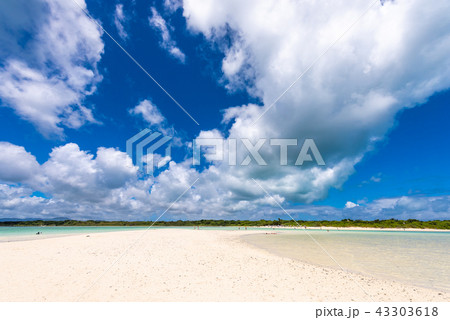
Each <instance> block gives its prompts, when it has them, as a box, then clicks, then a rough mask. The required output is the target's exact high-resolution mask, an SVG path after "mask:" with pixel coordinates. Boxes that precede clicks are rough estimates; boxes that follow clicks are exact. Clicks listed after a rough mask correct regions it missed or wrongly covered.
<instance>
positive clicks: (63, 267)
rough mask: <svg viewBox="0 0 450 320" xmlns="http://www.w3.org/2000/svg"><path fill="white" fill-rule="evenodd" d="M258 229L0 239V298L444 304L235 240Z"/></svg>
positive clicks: (435, 296) (437, 296)
mask: <svg viewBox="0 0 450 320" xmlns="http://www.w3.org/2000/svg"><path fill="white" fill-rule="evenodd" d="M144 232H145V233H144ZM262 232H263V230H247V231H245V230H241V231H234V232H229V231H224V230H214V231H213V230H208V231H206V230H186V229H185V230H182V229H178V230H173V229H172V230H170V229H154V230H151V229H150V230H149V231H136V230H134V231H128V232H123V231H119V232H107V233H106V232H105V233H92V234H90V235H89V237H87V236H86V235H79V234H78V235H72V236H70V237H62V238H57V239H56V238H49V239H40V241H33V240H30V241H22V242H3V243H0V251H1V252H2V254H3V255H4V256H7V257H8V259H2V260H0V270H2V273H0V301H75V300H76V299H77V298H78V297H81V299H80V301H243V302H244V301H371V297H372V298H373V299H374V300H375V301H433V302H437V301H448V300H450V294H449V293H447V292H445V291H444V292H441V291H436V290H431V289H426V288H422V287H416V286H410V285H405V284H403V283H398V282H395V281H387V280H381V279H378V278H373V277H371V276H367V275H360V274H357V273H349V272H344V271H341V270H336V269H333V268H327V267H318V266H315V265H312V264H308V263H304V262H301V261H298V260H294V259H290V258H286V257H280V256H277V255H274V254H272V253H269V252H267V251H266V250H264V249H259V248H256V247H254V246H252V245H251V244H248V243H245V242H244V241H243V240H242V239H241V236H242V235H246V234H255V233H262ZM143 233H144V234H143ZM136 240H138V242H136ZM130 247H131V248H130ZM127 249H128V251H127V253H126V254H125V255H124V256H123V258H122V259H121V260H120V261H119V262H117V263H116V264H114V266H113V267H111V269H110V270H108V272H107V273H106V274H105V276H103V277H101V278H100V280H99V281H98V282H95V281H96V279H98V278H99V276H100V275H102V274H103V273H104V271H105V270H107V268H109V267H110V266H111V265H112V264H113V263H114V261H115V260H116V259H117V257H119V256H121V254H122V253H123V252H125V251H126V250H127ZM93 283H95V284H94V285H93V286H92V284H93ZM91 286H92V287H91ZM361 287H363V288H364V289H365V290H366V291H367V292H368V293H369V294H370V297H369V296H368V295H367V294H366V293H365V292H364V291H362V290H361ZM86 290H88V291H87V292H86Z"/></svg>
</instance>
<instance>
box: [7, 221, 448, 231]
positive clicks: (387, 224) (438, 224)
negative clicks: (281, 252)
mask: <svg viewBox="0 0 450 320" xmlns="http://www.w3.org/2000/svg"><path fill="white" fill-rule="evenodd" d="M297 223H298V224H299V225H300V226H306V227H338V228H345V227H361V228H415V229H448V230H450V220H431V221H420V220H415V219H409V220H396V219H389V220H373V221H366V220H351V219H344V220H340V221H327V220H321V221H303V220H298V221H297ZM297 223H296V222H294V221H292V220H282V219H278V220H257V221H252V220H196V221H189V220H188V221H182V220H178V221H157V222H155V223H154V222H152V221H103V220H86V221H78V220H58V221H53V220H30V221H3V222H2V221H0V226H4V227H31V226H72V227H75V226H96V227H97V226H98V227H102V226H103V227H107V226H111V227H112V226H151V225H154V226H167V227H179V226H204V227H238V226H239V227H263V226H286V227H295V226H298V225H297Z"/></svg>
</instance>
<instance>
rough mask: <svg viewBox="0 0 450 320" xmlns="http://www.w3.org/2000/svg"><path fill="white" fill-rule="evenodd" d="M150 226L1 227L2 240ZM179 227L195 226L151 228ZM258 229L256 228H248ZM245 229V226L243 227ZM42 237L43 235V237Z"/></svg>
mask: <svg viewBox="0 0 450 320" xmlns="http://www.w3.org/2000/svg"><path fill="white" fill-rule="evenodd" d="M147 228H148V227H0V242H2V241H14V240H26V239H37V238H39V236H36V233H37V232H41V233H42V236H43V237H52V236H60V235H68V234H85V233H97V232H114V231H132V230H145V229H147ZM163 228H172V229H173V228H178V229H193V227H151V229H163ZM201 229H202V230H238V229H239V228H238V227H201ZM248 229H249V230H251V229H256V228H248ZM241 230H243V228H241ZM41 238H42V237H41Z"/></svg>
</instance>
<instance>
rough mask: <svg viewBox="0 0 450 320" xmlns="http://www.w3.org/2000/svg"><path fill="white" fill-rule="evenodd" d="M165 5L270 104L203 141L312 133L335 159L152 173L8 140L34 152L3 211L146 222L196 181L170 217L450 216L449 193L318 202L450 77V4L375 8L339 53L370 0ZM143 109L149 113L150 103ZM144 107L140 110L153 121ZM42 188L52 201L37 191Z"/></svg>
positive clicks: (440, 0) (1, 197) (228, 77)
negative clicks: (43, 153) (46, 153)
mask: <svg viewBox="0 0 450 320" xmlns="http://www.w3.org/2000/svg"><path fill="white" fill-rule="evenodd" d="M166 3H167V5H168V6H169V7H170V8H169V9H170V10H168V11H169V12H175V11H176V10H178V9H180V10H182V12H183V15H184V17H185V18H186V22H187V26H188V28H189V30H190V31H191V32H193V33H195V34H200V35H201V36H203V37H204V40H205V41H207V42H214V43H218V44H220V45H218V46H214V47H217V48H220V50H223V55H224V58H223V61H222V72H223V79H221V80H220V82H221V83H223V84H224V85H225V86H226V87H227V88H228V89H229V90H230V91H234V90H246V91H247V92H248V93H249V94H250V95H253V96H255V97H258V98H259V99H260V101H261V104H260V105H255V104H249V105H242V106H235V107H231V108H228V109H226V110H224V118H223V123H224V124H226V125H227V130H222V131H221V130H217V129H215V130H210V131H202V132H201V133H200V134H199V137H200V138H208V139H211V138H212V139H214V138H216V139H220V138H226V139H231V138H245V139H249V141H251V142H252V143H253V144H254V143H255V142H256V141H257V140H258V139H261V138H265V139H271V138H291V139H297V140H298V141H299V142H300V143H301V142H302V141H303V140H304V139H306V138H312V139H314V141H315V143H316V145H317V147H318V148H319V150H320V153H321V155H322V157H323V159H324V161H325V163H326V166H316V165H314V164H308V165H304V166H294V165H293V163H294V162H295V161H296V158H297V155H298V151H299V150H298V148H297V149H296V148H295V147H290V149H289V150H291V151H290V152H289V153H288V159H287V161H288V164H289V165H288V166H280V162H279V161H280V159H279V155H280V148H279V147H278V148H276V147H273V146H270V145H269V144H268V143H266V144H265V145H264V147H263V148H261V155H262V157H263V158H264V159H265V161H266V162H267V165H265V166H259V165H256V162H255V161H252V162H251V163H250V164H249V165H246V166H240V165H237V166H229V165H227V163H226V162H217V161H210V163H209V165H208V166H206V167H204V166H202V167H195V166H192V159H190V158H187V159H186V160H184V161H182V162H179V163H177V162H174V161H171V162H170V163H169V166H168V167H167V168H166V170H163V171H162V172H161V173H160V174H159V175H158V176H156V177H149V178H145V179H143V178H142V177H139V176H138V174H137V172H136V169H135V168H134V167H133V166H131V162H130V159H129V158H127V156H126V155H125V154H124V153H121V152H120V151H118V150H114V149H103V148H99V150H98V151H97V154H96V156H95V157H94V155H91V154H89V153H87V152H85V151H82V150H80V149H79V147H78V146H77V145H75V144H67V145H65V146H62V147H59V148H55V149H54V150H53V151H52V153H51V154H50V158H49V160H48V161H47V162H46V163H44V164H42V165H39V164H37V163H36V162H35V159H34V157H33V156H32V155H31V154H29V153H27V152H26V151H25V149H23V148H22V147H19V146H13V145H8V144H5V143H3V144H0V148H3V149H8V150H11V152H10V154H11V157H12V155H14V154H17V155H23V157H24V159H23V161H22V162H21V163H22V164H23V166H24V167H25V168H31V169H26V170H24V172H23V173H22V172H21V171H20V170H19V169H17V168H16V169H17V170H16V169H14V170H11V171H7V170H3V171H0V175H1V176H0V181H2V182H3V183H4V184H3V185H2V188H1V189H0V201H1V203H2V206H1V207H2V208H3V209H1V212H0V216H11V215H14V214H15V215H16V216H18V214H17V212H33V213H35V214H36V215H38V216H40V217H49V215H50V213H52V214H53V216H55V215H56V216H58V215H61V216H68V217H71V218H77V217H92V218H106V219H118V218H120V219H146V218H149V217H150V216H152V215H154V214H155V213H160V212H163V211H164V210H165V209H166V208H167V207H169V206H170V205H171V204H172V202H173V201H174V200H176V199H177V198H178V197H179V196H180V195H181V194H182V193H183V192H185V191H186V190H187V188H189V186H190V185H191V184H192V183H193V182H194V181H196V179H198V181H197V182H196V184H195V186H194V188H193V189H192V190H190V191H189V192H187V193H186V194H185V195H184V196H183V197H182V198H180V199H179V200H178V201H177V202H176V203H175V204H173V205H172V206H171V210H170V213H168V214H170V215H171V216H170V217H171V218H177V217H179V218H186V217H189V218H192V219H196V218H206V217H209V218H219V217H233V216H236V215H239V216H240V217H242V218H262V217H274V216H275V217H277V216H278V217H282V216H285V214H284V213H283V212H282V210H281V209H279V207H278V206H277V202H278V203H282V204H283V206H285V207H286V209H287V210H289V212H290V213H291V214H292V215H293V216H294V217H296V218H302V217H304V216H309V217H313V216H316V217H319V216H320V217H323V218H347V217H348V216H351V217H364V218H368V217H372V218H374V219H376V218H383V217H397V218H421V219H432V218H444V217H448V214H449V206H448V203H449V200H450V199H449V197H448V196H439V197H423V196H414V197H413V196H405V197H399V198H394V199H379V200H375V201H373V202H371V203H364V204H360V205H359V206H357V205H348V206H347V207H346V208H343V209H336V208H333V207H327V206H314V205H311V203H313V202H314V201H316V200H319V199H324V198H325V197H326V196H327V194H328V191H329V190H330V188H339V187H340V186H342V184H343V183H344V182H345V181H346V179H347V178H348V177H349V175H351V174H352V173H353V172H354V166H355V164H357V163H358V162H359V161H360V160H361V159H362V158H363V157H364V154H365V153H366V152H367V151H368V150H370V149H371V148H373V147H374V143H375V142H376V141H379V140H381V139H383V138H384V137H385V135H386V133H387V131H388V130H389V129H390V128H391V127H392V125H393V122H394V117H395V115H396V114H397V113H398V111H399V110H401V109H402V108H409V107H414V106H416V105H418V104H421V103H424V102H425V101H426V99H427V98H428V97H430V96H431V95H432V94H434V93H435V92H439V91H441V90H445V89H447V88H449V87H450V56H449V55H448V52H450V20H449V19H447V17H448V15H449V14H450V3H449V2H448V1H446V0H436V1H434V2H433V5H429V3H427V2H426V1H423V0H409V1H406V0H398V1H384V2H383V3H384V4H383V5H381V4H377V5H375V6H372V7H371V9H370V10H368V11H367V13H366V14H365V15H364V16H363V17H362V18H361V19H360V20H359V22H358V23H357V24H356V25H355V26H353V28H351V30H349V32H347V33H346V34H345V35H344V36H343V37H342V38H340V39H339V41H337V42H336V45H334V46H333V47H331V49H329V50H328V51H327V48H329V46H330V44H332V43H333V42H334V41H335V40H336V39H338V38H339V37H340V35H342V34H343V33H344V32H345V31H346V30H347V29H348V28H349V26H350V25H351V24H352V23H353V22H354V21H356V20H357V19H358V17H360V16H361V14H362V13H363V12H364V11H365V10H366V9H367V6H368V5H369V4H370V3H368V2H367V1H362V0H351V1H348V0H347V1H344V0H337V1H332V2H323V1H302V2H297V1H288V0H284V1H275V0H266V1H260V0H249V1H245V2H242V1H237V0H230V1H220V0H203V1H200V0H185V1H184V2H183V3H182V7H181V3H180V2H178V1H166ZM326 51H327V52H326ZM324 52H326V54H324V55H323V56H322V57H321V58H320V59H319V60H318V61H317V63H315V64H314V65H313V66H312V68H311V69H310V70H309V71H308V72H307V73H305V74H304V75H303V76H302V77H301V79H300V80H299V81H298V82H297V83H296V84H295V85H294V86H293V87H292V88H291V89H290V90H289V91H288V92H287V93H286V94H285V95H284V96H283V97H282V98H281V99H280V100H279V101H278V102H277V103H276V104H275V105H274V106H273V107H270V106H271V104H272V102H273V101H275V99H277V97H278V96H279V95H280V94H281V93H282V92H284V91H285V89H286V88H288V87H289V86H290V85H291V84H292V83H293V82H294V81H295V80H296V79H297V78H298V77H299V75H301V74H302V73H303V72H304V71H305V70H307V69H308V67H309V66H310V65H311V64H312V63H313V62H314V61H315V60H316V59H317V57H319V56H321V55H322V54H323V53H324ZM141 109H142V110H150V111H151V109H149V105H146V108H141ZM139 110H140V109H139V108H138V109H136V110H135V111H136V112H135V113H138V114H142V115H143V116H144V117H145V112H143V111H139ZM138 111H139V112H138ZM263 112H265V114H264V115H263V116H262V117H260V116H261V114H262V113H263ZM55 114H58V113H54V112H53V113H52V115H55ZM161 117H162V115H161ZM58 119H59V118H58ZM152 119H153V118H152ZM53 123H59V122H57V121H54V122H53ZM225 145H227V144H226V143H225ZM225 151H228V150H225ZM1 153H2V152H0V154H1ZM237 153H238V155H239V156H238V163H241V161H242V160H243V159H244V158H245V157H246V155H247V154H248V152H247V150H246V147H245V146H244V145H243V144H242V143H238V144H237ZM205 160H206V161H208V157H206V159H202V161H205ZM209 160H211V159H209ZM0 161H3V162H2V163H10V162H11V161H12V160H11V159H9V158H8V159H5V160H2V159H1V158H0ZM17 165H19V163H18V164H17ZM32 171H35V172H38V173H39V174H38V175H37V176H36V178H33V177H32V176H29V175H28V174H27V172H32ZM110 175H112V176H114V178H112V177H110ZM38 178H39V179H38ZM253 179H255V180H256V181H257V182H258V184H260V185H261V186H262V187H263V189H265V190H267V191H269V192H270V193H271V194H272V196H273V197H271V196H268V195H267V194H266V192H265V191H264V190H262V189H261V188H260V187H259V186H258V184H256V183H255V181H254V180H253ZM38 188H39V190H40V191H42V192H44V193H45V194H48V195H49V197H48V198H44V197H38V196H36V195H35V194H33V192H32V190H38ZM298 203H303V204H306V205H302V206H298V205H296V204H298ZM263 206H264V207H265V209H264V210H262V209H261V208H262V207H263ZM343 206H344V204H343ZM33 208H34V209H33ZM27 210H28V211H27ZM13 212H15V213H14V214H13ZM21 214H22V213H21ZM28 216H30V214H29V215H28Z"/></svg>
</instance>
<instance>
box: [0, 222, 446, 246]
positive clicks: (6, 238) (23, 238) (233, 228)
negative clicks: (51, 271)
mask: <svg viewBox="0 0 450 320" xmlns="http://www.w3.org/2000/svg"><path fill="white" fill-rule="evenodd" d="M1 228H30V229H31V228H36V229H39V230H42V231H45V229H46V228H49V229H52V228H61V229H64V228H91V229H94V228H99V229H103V228H104V229H105V231H99V230H86V231H84V230H83V231H82V232H68V233H64V232H61V233H50V234H45V233H43V234H41V235H35V234H30V235H13V236H11V235H6V236H4V235H2V233H1V232H0V243H4V242H16V241H32V240H42V239H51V238H59V237H68V236H77V235H83V234H84V235H85V234H97V233H114V232H128V231H137V232H139V231H144V230H146V229H147V228H148V227H147V228H146V227H145V226H122V227H118V226H98V227H92V226H75V227H74V226H44V227H34V226H20V227H19V226H17V227H2V226H0V231H1ZM109 228H123V229H122V230H112V231H106V229H109ZM195 228H196V227H193V226H157V227H151V228H149V230H159V229H162V230H164V229H165V230H192V229H194V230H195ZM246 228H248V229H246ZM133 229H135V230H133ZM208 229H210V230H208ZM200 230H206V231H214V230H223V231H252V230H277V231H292V230H303V231H374V232H431V233H432V232H442V233H450V230H447V229H418V228H372V227H303V226H302V227H289V226H252V227H250V226H247V227H245V226H241V227H239V226H221V227H216V226H214V227H213V226H200Z"/></svg>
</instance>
